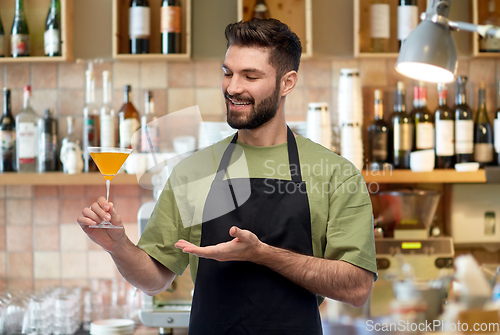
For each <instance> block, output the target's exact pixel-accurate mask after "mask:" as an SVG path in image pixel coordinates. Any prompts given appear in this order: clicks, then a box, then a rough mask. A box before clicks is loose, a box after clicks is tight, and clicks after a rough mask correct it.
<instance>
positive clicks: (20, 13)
mask: <svg viewBox="0 0 500 335" xmlns="http://www.w3.org/2000/svg"><path fill="white" fill-rule="evenodd" d="M10 34H11V36H10V43H11V48H10V53H11V55H12V57H28V56H29V55H30V35H29V34H30V33H29V29H28V22H27V21H26V14H25V13H24V0H16V12H15V15H14V21H13V22H12V30H11V32H10Z"/></svg>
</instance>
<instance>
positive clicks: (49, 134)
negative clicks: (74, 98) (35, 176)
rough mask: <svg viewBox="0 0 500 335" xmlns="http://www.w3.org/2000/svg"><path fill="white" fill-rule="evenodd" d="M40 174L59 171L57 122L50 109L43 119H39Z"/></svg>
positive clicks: (46, 111)
mask: <svg viewBox="0 0 500 335" xmlns="http://www.w3.org/2000/svg"><path fill="white" fill-rule="evenodd" d="M38 133H39V137H38V147H39V158H38V172H46V171H57V166H58V160H59V159H58V148H57V142H58V140H57V120H56V119H54V118H53V117H52V111H51V110H50V109H46V110H45V115H44V117H43V118H40V119H38Z"/></svg>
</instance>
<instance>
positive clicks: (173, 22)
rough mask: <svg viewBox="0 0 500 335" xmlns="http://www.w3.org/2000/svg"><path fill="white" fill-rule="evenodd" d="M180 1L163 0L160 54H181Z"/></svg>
mask: <svg viewBox="0 0 500 335" xmlns="http://www.w3.org/2000/svg"><path fill="white" fill-rule="evenodd" d="M181 14H182V8H181V2H180V0H163V4H162V6H161V52H162V53H163V54H165V55H166V54H178V53H181V41H182V34H181V33H182V21H181Z"/></svg>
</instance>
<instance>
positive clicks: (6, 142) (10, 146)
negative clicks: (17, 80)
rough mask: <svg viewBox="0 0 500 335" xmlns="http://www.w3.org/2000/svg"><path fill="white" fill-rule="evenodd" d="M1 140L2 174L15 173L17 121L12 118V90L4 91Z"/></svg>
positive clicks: (0, 167) (0, 165)
mask: <svg viewBox="0 0 500 335" xmlns="http://www.w3.org/2000/svg"><path fill="white" fill-rule="evenodd" d="M0 140H1V141H2V146H1V149H2V156H1V160H0V172H6V171H15V165H16V164H15V152H16V151H15V143H16V120H15V119H14V116H12V105H11V99H10V90H9V89H8V88H4V89H3V114H2V118H0Z"/></svg>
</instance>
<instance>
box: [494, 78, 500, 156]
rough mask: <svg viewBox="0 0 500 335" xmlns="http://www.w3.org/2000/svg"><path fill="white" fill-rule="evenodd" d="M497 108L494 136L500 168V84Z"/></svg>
mask: <svg viewBox="0 0 500 335" xmlns="http://www.w3.org/2000/svg"><path fill="white" fill-rule="evenodd" d="M497 106H498V109H497V114H496V119H495V120H493V128H494V129H493V135H494V139H495V140H494V142H495V143H494V146H495V156H496V160H497V165H499V166H500V82H499V83H498V95H497Z"/></svg>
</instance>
